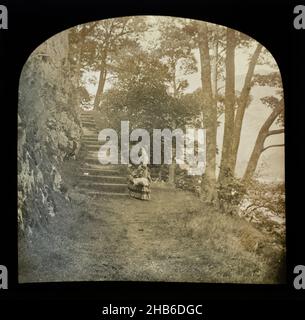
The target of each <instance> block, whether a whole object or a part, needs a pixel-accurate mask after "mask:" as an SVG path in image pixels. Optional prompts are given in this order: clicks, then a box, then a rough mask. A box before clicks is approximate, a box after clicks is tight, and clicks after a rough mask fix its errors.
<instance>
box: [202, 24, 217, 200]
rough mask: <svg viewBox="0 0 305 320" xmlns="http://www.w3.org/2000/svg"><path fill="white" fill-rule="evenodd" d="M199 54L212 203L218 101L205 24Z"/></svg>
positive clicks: (205, 185)
mask: <svg viewBox="0 0 305 320" xmlns="http://www.w3.org/2000/svg"><path fill="white" fill-rule="evenodd" d="M199 38H200V40H199V53H200V63H201V83H202V91H203V99H204V101H203V104H204V109H203V110H202V112H203V113H205V112H206V110H205V108H206V109H207V110H208V112H209V113H210V121H209V124H208V125H207V127H206V162H207V163H206V171H205V178H204V179H203V180H202V186H201V188H202V190H203V191H204V194H205V196H206V201H208V202H211V201H213V199H214V198H215V185H216V173H215V170H216V134H217V110H216V100H215V99H214V97H213V91H212V80H211V77H212V75H211V58H210V54H209V40H208V28H207V25H206V24H205V23H204V24H202V27H201V28H200V30H199Z"/></svg>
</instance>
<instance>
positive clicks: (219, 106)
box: [18, 16, 286, 284]
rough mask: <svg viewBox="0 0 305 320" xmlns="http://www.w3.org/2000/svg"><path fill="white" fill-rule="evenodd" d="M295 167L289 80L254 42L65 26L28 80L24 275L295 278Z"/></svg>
mask: <svg viewBox="0 0 305 320" xmlns="http://www.w3.org/2000/svg"><path fill="white" fill-rule="evenodd" d="M284 160H285V141H284V92H283V87H282V76H281V73H280V70H279V68H278V65H277V63H276V61H275V59H274V58H273V56H272V54H271V53H270V52H269V51H268V48H266V47H264V45H263V44H261V43H259V42H258V41H256V40H255V39H253V38H251V37H250V36H248V35H246V34H244V33H242V32H239V31H238V30H234V29H231V28H228V27H226V26H222V25H216V24H212V23H209V22H204V21H199V20H191V19H185V18H177V17H167V16H127V17H119V18H112V19H106V20H100V21H94V22H88V23H85V24H82V25H77V26H75V27H73V28H70V29H68V30H64V31H62V32H60V33H58V34H56V35H54V36H52V37H51V38H49V39H46V41H45V42H43V43H42V44H41V45H40V46H39V47H37V48H36V49H35V50H34V51H33V52H32V54H31V55H30V56H29V57H28V60H27V61H26V62H25V64H24V67H23V70H22V73H21V75H20V80H19V106H18V279H19V282H20V283H36V282H67V281H145V282H146V281H147V282H188V283H249V284H252V283H256V284H280V283H285V281H286V279H285V265H286V258H285V257H286V245H285V243H286V218H285V161H284Z"/></svg>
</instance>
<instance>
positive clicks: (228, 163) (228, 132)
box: [219, 28, 236, 183]
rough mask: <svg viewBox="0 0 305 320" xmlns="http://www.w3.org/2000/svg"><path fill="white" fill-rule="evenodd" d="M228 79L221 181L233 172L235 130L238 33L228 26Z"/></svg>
mask: <svg viewBox="0 0 305 320" xmlns="http://www.w3.org/2000/svg"><path fill="white" fill-rule="evenodd" d="M226 39H227V40H226V60H225V66H226V80H225V121H224V135H223V144H222V155H221V164H220V172H219V182H220V183H221V182H222V180H223V179H225V178H226V177H227V176H228V175H229V176H230V175H233V172H232V158H231V157H232V133H233V130H234V107H235V49H236V35H235V31H234V30H233V29H230V28H227V35H226Z"/></svg>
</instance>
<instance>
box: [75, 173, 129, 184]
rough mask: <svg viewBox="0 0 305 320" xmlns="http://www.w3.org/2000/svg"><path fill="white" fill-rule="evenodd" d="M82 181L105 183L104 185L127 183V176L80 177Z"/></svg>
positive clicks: (90, 175)
mask: <svg viewBox="0 0 305 320" xmlns="http://www.w3.org/2000/svg"><path fill="white" fill-rule="evenodd" d="M80 179H81V181H88V182H90V181H92V182H103V183H123V184H125V183H126V179H127V177H126V176H116V175H107V176H106V175H102V174H94V175H92V174H89V175H82V176H80Z"/></svg>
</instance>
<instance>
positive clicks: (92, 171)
mask: <svg viewBox="0 0 305 320" xmlns="http://www.w3.org/2000/svg"><path fill="white" fill-rule="evenodd" d="M82 172H83V174H82V176H84V177H88V176H87V175H84V173H88V174H89V175H91V176H92V175H96V176H118V177H121V176H122V174H123V170H112V169H91V168H82Z"/></svg>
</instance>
